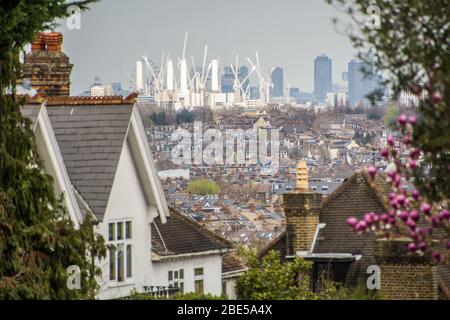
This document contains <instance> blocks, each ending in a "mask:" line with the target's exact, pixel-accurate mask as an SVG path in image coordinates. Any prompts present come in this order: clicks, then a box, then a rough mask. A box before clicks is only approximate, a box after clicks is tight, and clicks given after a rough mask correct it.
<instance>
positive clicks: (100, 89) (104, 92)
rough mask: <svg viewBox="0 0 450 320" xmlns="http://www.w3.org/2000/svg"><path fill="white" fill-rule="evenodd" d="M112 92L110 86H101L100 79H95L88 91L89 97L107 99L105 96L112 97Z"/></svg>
mask: <svg viewBox="0 0 450 320" xmlns="http://www.w3.org/2000/svg"><path fill="white" fill-rule="evenodd" d="M113 95H114V91H113V87H112V86H111V85H103V84H102V83H101V82H100V77H98V76H97V77H95V81H94V84H93V85H92V86H91V89H90V96H91V97H107V96H113Z"/></svg>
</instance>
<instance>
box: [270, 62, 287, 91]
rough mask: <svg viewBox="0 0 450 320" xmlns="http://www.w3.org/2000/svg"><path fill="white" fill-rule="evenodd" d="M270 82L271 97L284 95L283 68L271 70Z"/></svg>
mask: <svg viewBox="0 0 450 320" xmlns="http://www.w3.org/2000/svg"><path fill="white" fill-rule="evenodd" d="M271 79H272V84H273V87H272V88H271V89H270V96H271V97H273V98H280V97H284V76H283V69H282V68H280V67H277V68H275V69H274V70H273V72H272V76H271Z"/></svg>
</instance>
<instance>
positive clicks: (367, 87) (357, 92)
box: [348, 60, 379, 108]
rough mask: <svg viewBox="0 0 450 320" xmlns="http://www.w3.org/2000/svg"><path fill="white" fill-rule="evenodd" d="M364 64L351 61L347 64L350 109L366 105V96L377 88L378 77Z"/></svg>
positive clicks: (369, 66) (368, 65) (370, 67)
mask: <svg viewBox="0 0 450 320" xmlns="http://www.w3.org/2000/svg"><path fill="white" fill-rule="evenodd" d="M372 69H373V68H372V66H371V65H370V64H368V63H366V62H362V61H357V60H352V61H350V62H349V63H348V100H349V104H350V105H351V106H352V107H354V108H355V107H357V106H358V105H359V104H363V105H367V104H368V99H367V95H369V94H370V93H372V92H373V91H375V90H376V89H377V87H378V83H379V82H378V81H379V77H378V76H376V75H375V74H374V73H373V70H372Z"/></svg>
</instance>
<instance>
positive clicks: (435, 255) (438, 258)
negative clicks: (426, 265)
mask: <svg viewBox="0 0 450 320" xmlns="http://www.w3.org/2000/svg"><path fill="white" fill-rule="evenodd" d="M431 256H432V257H433V260H434V261H436V262H441V260H442V254H441V253H440V252H433V253H432V254H431Z"/></svg>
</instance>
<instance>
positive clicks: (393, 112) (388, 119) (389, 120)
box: [383, 105, 400, 128]
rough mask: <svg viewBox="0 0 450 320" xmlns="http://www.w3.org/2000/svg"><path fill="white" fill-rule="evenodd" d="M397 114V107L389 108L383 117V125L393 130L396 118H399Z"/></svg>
mask: <svg viewBox="0 0 450 320" xmlns="http://www.w3.org/2000/svg"><path fill="white" fill-rule="evenodd" d="M399 114H400V110H399V108H398V107H397V106H394V105H391V106H389V107H388V108H387V110H386V113H385V114H384V117H383V123H384V125H385V126H386V127H389V128H395V127H396V126H397V117H398V116H399Z"/></svg>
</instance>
